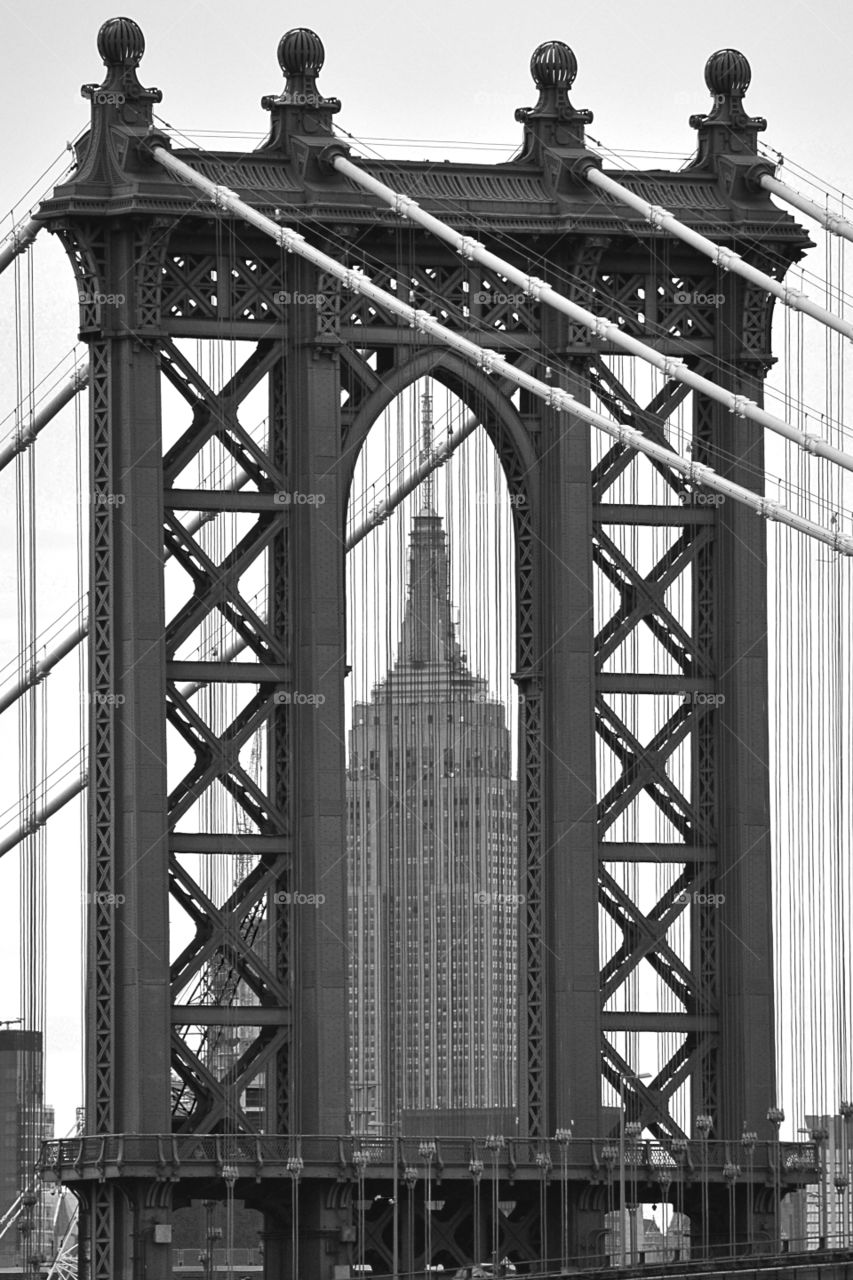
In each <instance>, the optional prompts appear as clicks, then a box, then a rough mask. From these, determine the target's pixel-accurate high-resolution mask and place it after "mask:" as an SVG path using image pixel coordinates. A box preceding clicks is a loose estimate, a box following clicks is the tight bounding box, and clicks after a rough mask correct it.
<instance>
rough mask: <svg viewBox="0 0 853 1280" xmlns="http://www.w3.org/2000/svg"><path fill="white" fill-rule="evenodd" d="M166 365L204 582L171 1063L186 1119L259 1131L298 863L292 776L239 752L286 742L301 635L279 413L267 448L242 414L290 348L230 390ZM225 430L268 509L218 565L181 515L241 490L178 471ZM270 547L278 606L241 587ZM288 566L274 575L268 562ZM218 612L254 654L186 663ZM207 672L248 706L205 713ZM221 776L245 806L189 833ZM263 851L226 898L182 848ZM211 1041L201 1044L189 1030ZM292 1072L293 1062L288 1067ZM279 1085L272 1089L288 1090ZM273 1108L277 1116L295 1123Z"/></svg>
mask: <svg viewBox="0 0 853 1280" xmlns="http://www.w3.org/2000/svg"><path fill="white" fill-rule="evenodd" d="M159 355H160V362H161V369H162V373H163V375H164V376H165V377H166V378H167V379H168V381H169V382H170V383H171V384H172V386H174V387H175V388H176V389H177V391H178V392H179V393H180V395H181V396H182V397H183V398H184V399H185V400H186V402H187V404H188V405H189V406H190V409H191V411H192V421H191V423H190V425H189V426H188V427H187V429H186V430H185V431H184V432H183V434H182V435H181V436H180V438H179V439H178V440H177V441H176V443H175V444H174V445H173V446H172V447H171V448H170V449H169V450H168V452H167V453H166V456H165V458H164V460H163V482H164V486H165V494H164V503H165V527H164V555H165V556H169V557H172V558H173V559H174V561H175V562H177V564H179V565H180V566H181V567H182V568H183V569H184V570H185V572H186V573H187V575H188V576H189V578H190V580H191V582H192V588H193V590H192V594H191V596H190V598H189V599H188V600H187V601H186V603H185V604H184V605H183V606H182V607H181V608H179V609H178V610H177V612H176V613H175V614H174V616H173V617H171V618H168V619H167V624H166V639H165V644H166V664H167V665H166V673H167V705H166V716H167V720H168V723H169V724H170V725H171V727H172V728H173V730H174V731H175V732H176V733H177V734H178V735H179V736H180V738H181V739H182V740H183V742H184V743H185V744H186V745H187V746H188V747H189V748H190V750H191V752H192V754H193V757H194V759H193V762H192V764H191V766H190V767H189V769H188V770H187V772H186V774H185V775H184V777H182V778H181V779H180V780H179V781H178V782H177V783H176V784H175V785H174V786H173V787H172V790H171V794H170V795H169V798H168V805H169V826H170V832H171V833H172V834H171V838H170V856H169V891H170V894H171V895H172V897H173V899H174V900H175V901H176V902H177V903H178V904H179V905H180V906H181V908H182V909H183V910H184V912H185V913H186V915H187V916H188V917H189V919H190V920H191V921H192V922H193V924H194V926H195V933H194V936H193V937H192V938H191V940H190V941H189V942H188V943H187V945H186V946H185V947H184V949H183V950H182V951H181V953H180V955H178V956H177V957H176V958H175V959H174V961H173V962H172V965H171V975H170V976H171V988H172V1010H171V1022H172V1069H173V1072H174V1075H175V1077H177V1080H178V1081H180V1085H179V1087H177V1088H175V1087H173V1107H174V1113H175V1114H174V1124H175V1128H176V1130H179V1131H180V1130H183V1129H191V1130H192V1131H193V1132H197V1133H199V1132H211V1131H215V1130H217V1129H221V1128H223V1127H228V1128H229V1129H237V1130H241V1131H249V1132H251V1131H253V1130H254V1124H253V1122H252V1120H251V1119H250V1118H249V1117H248V1116H247V1115H246V1114H245V1112H244V1111H243V1110H242V1109H241V1108H240V1107H239V1103H238V1102H237V1099H239V1097H240V1095H241V1094H242V1092H243V1090H245V1088H246V1087H247V1086H248V1085H249V1084H250V1083H251V1081H252V1080H254V1079H256V1078H257V1077H258V1076H259V1075H264V1073H266V1072H268V1071H269V1069H271V1068H272V1069H274V1070H273V1071H272V1076H273V1077H274V1076H275V1075H276V1069H277V1067H278V1064H277V1059H278V1058H279V1056H281V1057H286V1054H285V1052H284V1051H285V1047H286V1045H287V1043H288V1041H289V1039H290V1036H291V997H290V993H289V990H288V983H287V974H286V973H285V972H282V957H283V956H286V950H287V949H286V939H284V938H283V937H282V936H281V935H283V933H284V930H285V923H284V920H283V918H282V917H283V913H277V912H276V909H275V905H274V901H275V894H276V891H280V890H282V889H283V888H286V887H287V883H288V880H287V877H288V875H289V872H290V867H291V852H292V850H291V841H290V821H289V815H288V813H287V812H286V806H285V805H284V804H283V803H282V786H283V780H282V778H281V776H280V771H279V770H278V769H273V768H268V769H267V771H266V779H267V781H266V783H265V784H263V783H262V782H260V781H259V780H258V779H256V778H255V777H253V776H252V774H251V773H250V772H249V770H248V769H247V768H246V767H245V766H244V765H243V764H242V763H241V761H240V753H241V751H242V750H244V748H246V747H247V745H248V744H249V743H250V742H251V740H252V738H253V736H254V735H256V734H258V733H259V732H261V731H264V732H265V734H266V736H267V742H268V745H269V749H270V751H271V752H274V753H275V754H276V756H279V755H280V754H281V752H280V750H278V749H277V741H278V739H279V738H280V737H281V734H282V733H283V731H284V730H283V726H282V720H283V717H284V716H285V715H286V713H287V710H288V708H287V707H286V706H284V705H281V702H282V700H281V699H277V698H276V693H277V691H278V690H279V689H280V688H281V686H282V684H284V683H286V682H287V679H288V672H289V661H288V658H289V655H288V636H287V632H286V631H282V630H279V631H278V632H277V631H276V627H275V623H271V622H270V621H268V620H267V619H271V618H275V617H276V615H277V614H278V613H280V612H281V611H282V602H281V601H280V600H278V601H276V600H275V599H273V595H274V594H275V593H278V594H279V595H282V594H283V593H284V591H285V590H286V582H285V579H284V577H283V575H282V573H281V572H280V570H281V560H282V556H281V550H280V543H281V540H282V537H283V525H284V521H285V519H286V513H285V509H284V507H283V506H281V505H277V504H276V503H275V501H274V499H275V495H276V494H277V493H278V492H280V491H281V490H282V489H283V488H284V475H283V471H282V466H281V457H282V455H283V448H282V442H281V440H280V439H278V440H277V439H276V426H275V425H274V424H275V423H277V421H278V415H276V414H275V413H271V421H270V430H269V432H268V440H269V442H270V443H269V445H268V446H261V445H259V444H258V443H256V441H255V440H253V439H252V438H251V436H250V435H249V434H248V433H247V432H246V431H245V430H244V429H243V427H242V426H241V424H240V422H239V420H238V417H237V412H238V409H239V406H240V404H241V402H242V401H243V400H245V398H246V396H248V395H249V393H250V392H251V391H252V390H254V388H255V387H257V386H258V384H259V383H260V382H261V381H262V379H264V378H266V377H268V375H270V373H271V372H272V370H273V368H274V366H275V365H276V364H277V362H279V361H280V358H281V348H280V344H279V343H275V342H268V343H263V342H261V343H259V344H258V345H257V347H255V348H254V349H253V351H252V354H251V355H250V356H249V357H248V358H247V359H246V360H245V362H244V363H243V364H242V365H241V366H240V367H239V368H238V369H237V371H236V372H235V373H234V374H233V376H232V377H231V378H230V380H229V381H228V382H227V383H226V384H225V386H223V388H222V389H221V390H220V391H218V392H215V391H214V390H213V389H212V388H211V387H210V386H209V385H208V384H207V383H206V382H205V380H204V379H203V378H202V377H201V376H200V374H199V373H198V371H197V370H196V369H195V368H193V366H192V365H191V363H190V362H189V360H187V359H186V357H185V356H184V355H183V354H182V353H181V352H180V351H179V350H178V349H177V347H175V345H174V344H173V343H171V342H164V343H162V345H161V348H160V352H159ZM213 439H216V440H218V441H219V442H220V443H221V444H222V446H223V447H224V449H225V450H226V451H227V453H229V454H230V455H231V457H232V458H233V459H234V464H235V466H236V467H238V468H240V469H241V470H242V472H243V473H245V475H246V476H247V477H248V479H247V486H246V490H244V493H243V495H241V496H242V497H243V504H242V506H241V510H243V511H244V512H248V513H249V514H250V515H251V514H254V515H255V516H256V519H255V520H254V522H253V523H252V525H251V527H250V529H249V530H248V532H246V533H245V534H243V535H242V537H240V539H239V541H237V543H236V545H234V546H233V547H232V548H231V549H230V550H229V551H228V552H227V554H226V555H225V556H224V557H223V559H222V560H221V561H220V562H219V563H216V562H215V561H214V559H213V558H212V557H211V555H210V554H209V553H207V552H206V551H205V550H204V549H203V546H202V541H201V538H200V536H199V530H198V520H194V521H192V520H190V519H187V520H186V521H184V520H182V518H181V517H180V515H179V512H181V511H182V510H183V511H186V510H199V509H204V510H205V511H208V512H211V513H212V514H213V515H214V516H215V514H217V513H220V512H225V511H230V510H233V509H234V503H233V497H234V495H233V493H231V492H230V491H229V490H228V489H227V488H226V487H225V481H223V487H222V489H219V490H205V491H204V492H200V491H190V490H188V489H186V488H185V487H182V488H180V489H176V488H175V482H176V480H177V479H178V477H180V476H181V473H182V472H184V471H185V469H186V468H187V467H188V465H189V464H190V463H191V462H192V461H193V460H194V459H195V458H196V457H197V455H198V454H199V451H200V450H201V449H202V448H203V447H204V446H205V445H206V444H207V443H208V442H209V441H211V440H213ZM259 559H261V560H262V561H263V562H266V564H267V566H268V568H267V579H268V582H269V596H270V598H269V600H268V612H267V618H264V617H262V616H261V615H260V614H259V613H258V611H257V610H256V609H255V608H254V607H252V605H251V604H250V603H249V601H248V600H247V599H246V598H244V596H243V595H241V593H240V590H239V588H238V582H239V579H240V578H241V576H242V575H243V574H244V573H245V572H246V571H247V570H248V569H249V567H250V566H252V565H254V564H256V562H257V561H258V560H259ZM274 563H277V564H278V566H279V572H278V573H277V574H274V575H273V577H272V579H270V577H269V573H270V570H269V566H270V565H272V564H274ZM216 614H219V615H220V616H221V617H222V618H224V619H225V620H226V622H227V623H228V625H229V626H230V628H231V629H232V630H233V632H234V633H236V636H237V637H238V638H239V640H241V641H242V642H243V645H244V646H245V649H246V651H247V653H248V655H249V658H250V661H247V662H246V663H240V664H239V665H238V666H237V667H236V668H235V666H234V664H231V663H228V662H224V661H221V662H216V661H203V662H189V663H188V662H181V661H177V660H176V658H175V655H176V653H178V652H179V650H180V646H181V645H182V644H184V643H185V642H186V641H187V640H188V639H189V638H190V637H191V636H193V635H194V634H196V633H197V632H198V630H199V628H200V627H202V626H203V625H204V624H205V622H206V620H208V619H209V618H211V617H213V616H215V615H216ZM199 678H201V679H203V680H204V681H205V682H206V683H207V685H208V686H209V687H211V688H212V689H214V690H215V689H216V687H217V686H221V685H224V684H226V683H228V684H232V685H233V684H234V683H235V681H239V683H240V684H241V686H243V687H244V689H245V688H246V687H248V689H249V697H248V701H246V703H245V705H244V706H243V708H242V710H241V711H240V712H239V713H238V714H237V715H235V716H234V718H233V719H232V720H231V721H230V723H227V724H225V725H224V727H221V728H220V727H217V728H216V729H215V730H214V728H213V727H212V726H211V725H210V724H208V723H207V722H206V721H205V719H204V717H203V715H202V714H201V711H200V708H199V706H198V705H197V704H196V703H195V702H194V700H193V696H192V694H191V693H189V692H188V691H187V690H186V689H182V688H181V687H180V686H181V682H183V681H185V680H188V679H199ZM216 784H219V785H221V786H222V787H223V788H224V789H225V791H226V792H227V793H228V794H229V795H230V796H231V797H232V799H233V800H234V801H235V803H236V805H237V807H238V810H239V811H241V812H242V814H243V815H244V818H243V819H241V820H239V821H238V827H239V828H242V827H245V828H246V830H247V831H248V832H250V833H251V834H248V835H247V834H246V833H245V831H243V830H241V829H238V830H235V831H233V832H230V833H225V834H222V833H214V832H208V831H202V832H197V833H191V832H186V831H182V832H176V831H175V828H176V827H177V826H178V824H179V823H180V822H181V821H182V820H183V819H185V817H186V815H187V814H188V813H189V811H190V810H191V809H192V808H193V806H194V805H195V804H196V803H197V802H198V800H199V799H200V797H202V796H203V795H204V793H205V792H206V791H207V790H208V789H209V788H210V787H212V786H215V785H216ZM224 852H229V853H233V854H241V853H243V854H252V855H259V861H258V862H257V863H256V864H255V865H254V867H253V869H252V870H251V871H250V872H249V874H248V875H246V876H245V877H244V878H243V880H242V881H241V882H240V883H239V884H237V885H236V887H235V888H234V890H233V892H232V893H231V895H230V897H229V898H228V900H227V901H226V902H224V903H223V904H222V906H220V907H217V906H216V905H215V904H214V903H213V902H212V901H211V900H210V898H209V896H208V895H206V894H205V893H204V892H203V891H202V889H201V887H200V885H199V884H198V883H197V882H196V880H195V879H194V877H193V876H192V875H190V873H189V871H188V870H187V868H186V866H185V865H183V864H182V863H181V862H180V861H179V858H178V854H180V853H198V854H206V853H224ZM262 922H263V923H264V925H265V928H266V930H267V932H268V934H269V935H270V936H271V937H272V938H273V939H274V945H273V946H272V947H271V948H270V949H269V950H270V951H271V958H270V956H268V955H266V954H264V953H263V952H262V951H261V949H259V948H258V946H257V945H256V944H257V942H258V938H259V932H260V927H261V923H262ZM239 984H243V986H244V989H246V990H248V991H249V992H251V994H252V996H253V997H254V998H255V999H256V1000H257V1004H255V1005H245V1004H235V1003H233V997H234V995H235V992H236V989H237V987H238V985H239ZM192 1027H194V1028H202V1029H203V1030H202V1031H201V1033H199V1032H196V1033H195V1034H196V1036H197V1037H198V1038H199V1043H198V1044H196V1046H195V1048H193V1047H191V1045H190V1043H189V1036H188V1030H189V1028H192ZM225 1027H229V1028H240V1027H245V1028H251V1029H252V1031H254V1032H255V1033H256V1034H255V1035H254V1038H248V1037H247V1040H246V1042H245V1044H241V1045H240V1047H239V1049H238V1050H237V1051H236V1052H235V1053H234V1054H233V1061H231V1062H230V1065H229V1066H228V1068H227V1070H226V1071H225V1072H224V1074H223V1075H222V1076H221V1078H217V1076H216V1074H215V1073H214V1071H213V1070H212V1069H211V1065H210V1056H209V1052H205V1050H207V1051H209V1050H210V1049H211V1048H212V1047H215V1046H216V1043H217V1041H218V1039H219V1037H220V1036H221V1035H222V1028H225ZM279 1073H280V1072H279ZM279 1092H280V1091H279V1090H277V1089H275V1088H274V1089H272V1090H270V1091H269V1093H270V1094H271V1096H272V1098H276V1097H277V1096H278V1094H279ZM284 1119H285V1117H281V1116H279V1117H276V1116H275V1115H273V1116H272V1117H271V1118H268V1120H267V1123H268V1124H270V1123H271V1124H273V1125H275V1124H276V1121H278V1122H279V1123H280V1124H282V1127H283V1121H284Z"/></svg>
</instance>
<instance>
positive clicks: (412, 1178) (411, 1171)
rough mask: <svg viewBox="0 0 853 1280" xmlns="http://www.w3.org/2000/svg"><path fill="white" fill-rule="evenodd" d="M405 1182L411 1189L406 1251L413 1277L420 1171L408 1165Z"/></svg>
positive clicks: (404, 1174)
mask: <svg viewBox="0 0 853 1280" xmlns="http://www.w3.org/2000/svg"><path fill="white" fill-rule="evenodd" d="M403 1181H404V1182H405V1184H406V1186H407V1187H408V1188H409V1206H408V1209H409V1212H408V1232H407V1235H408V1237H409V1239H408V1247H407V1249H406V1255H407V1257H406V1270H407V1271H408V1273H409V1275H412V1274H413V1273H414V1270H415V1187H416V1185H417V1181H418V1171H417V1169H415V1168H414V1166H413V1165H410V1164H407V1165H406V1167H405V1169H404V1170H403Z"/></svg>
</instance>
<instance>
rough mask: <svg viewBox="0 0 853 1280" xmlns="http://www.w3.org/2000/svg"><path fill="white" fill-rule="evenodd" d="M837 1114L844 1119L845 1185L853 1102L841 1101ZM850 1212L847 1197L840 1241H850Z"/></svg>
mask: <svg viewBox="0 0 853 1280" xmlns="http://www.w3.org/2000/svg"><path fill="white" fill-rule="evenodd" d="M838 1114H839V1115H840V1116H841V1118H842V1119H843V1121H844V1140H843V1143H842V1147H841V1152H842V1156H841V1159H842V1174H843V1176H844V1177H845V1178H846V1179H847V1181H846V1183H845V1187H848V1186H849V1185H850V1121H851V1119H853V1103H850V1102H843V1101H842V1103H841V1105H840V1106H839V1108H838ZM850 1214H851V1197H850V1196H848V1197H847V1202H846V1204H845V1206H844V1211H843V1215H842V1219H841V1224H842V1225H841V1243H842V1244H845V1245H846V1244H849V1243H850V1226H851V1224H850Z"/></svg>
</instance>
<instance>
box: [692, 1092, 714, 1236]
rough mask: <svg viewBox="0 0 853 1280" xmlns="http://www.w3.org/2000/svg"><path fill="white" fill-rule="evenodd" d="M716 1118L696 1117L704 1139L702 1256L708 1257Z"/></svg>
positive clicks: (704, 1115) (697, 1126) (697, 1125)
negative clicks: (711, 1153) (711, 1151)
mask: <svg viewBox="0 0 853 1280" xmlns="http://www.w3.org/2000/svg"><path fill="white" fill-rule="evenodd" d="M713 1124H714V1120H713V1117H712V1116H709V1115H707V1114H702V1115H698V1116H697V1117H696V1128H697V1129H698V1130H699V1136H700V1138H701V1139H702V1257H703V1258H707V1257H708V1252H709V1246H710V1225H711V1224H710V1222H709V1221H708V1217H709V1213H710V1207H709V1204H708V1134H709V1133H710V1132H711V1129H712V1127H713Z"/></svg>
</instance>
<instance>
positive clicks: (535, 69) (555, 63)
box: [530, 40, 578, 89]
mask: <svg viewBox="0 0 853 1280" xmlns="http://www.w3.org/2000/svg"><path fill="white" fill-rule="evenodd" d="M530 74H531V75H532V76H533V83H534V84H535V85H536V87H537V89H560V88H562V89H571V87H572V85H573V84H574V82H575V76H576V75H577V74H578V60H577V58H576V57H575V54H574V50H573V49H570V48H569V46H568V45H567V44H564V42H563V41H562V40H546V41H545V43H544V44H540V45H539V47H538V48H536V49H534V50H533V55H532V57H531V59H530Z"/></svg>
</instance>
